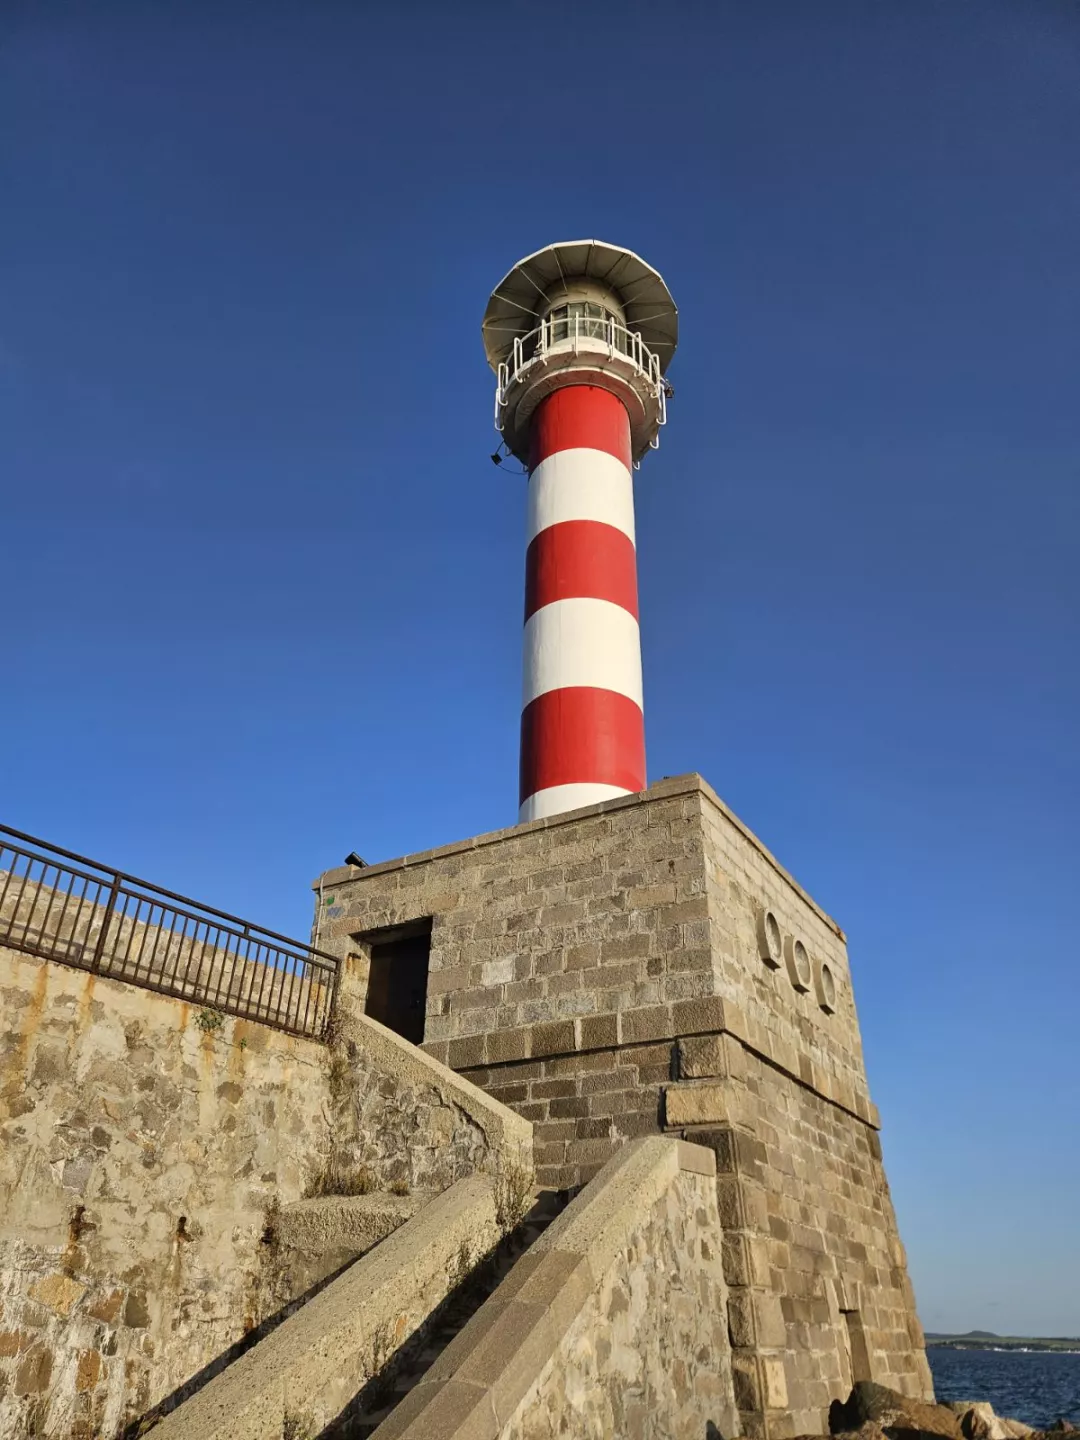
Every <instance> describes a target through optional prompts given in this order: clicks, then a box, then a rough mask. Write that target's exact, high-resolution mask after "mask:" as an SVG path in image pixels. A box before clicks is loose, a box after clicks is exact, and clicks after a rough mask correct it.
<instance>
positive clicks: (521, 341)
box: [495, 315, 667, 429]
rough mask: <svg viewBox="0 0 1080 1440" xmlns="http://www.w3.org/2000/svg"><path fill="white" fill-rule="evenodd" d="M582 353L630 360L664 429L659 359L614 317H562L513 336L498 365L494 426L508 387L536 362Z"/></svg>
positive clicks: (664, 390) (664, 391)
mask: <svg viewBox="0 0 1080 1440" xmlns="http://www.w3.org/2000/svg"><path fill="white" fill-rule="evenodd" d="M582 351H584V352H586V353H588V354H590V355H595V354H597V353H601V354H602V353H604V352H605V351H606V352H607V356H608V358H609V359H612V360H614V359H615V358H616V357H619V358H624V359H626V360H629V361H630V362H631V363H632V364H633V365H634V366H635V368H636V369H638V370H639V371H641V373H642V375H643V376H644V377H645V378H646V380H647V381H648V383H649V385H650V386H651V388H652V390H653V392H654V394H655V396H656V399H657V402H658V404H659V407H660V410H659V414H660V419H659V423H660V424H661V425H663V424H664V423H665V422H666V420H667V387H666V386H665V384H664V377H663V375H662V374H661V371H660V357H659V355H657V354H655V352H654V351H652V350H650V349H649V347H648V346H647V345H646V344H645V342H644V340H642V338H641V335H640V333H639V332H638V331H637V330H628V329H627V328H626V326H625V325H621V324H620V323H619V322H618V320H616V319H615V318H614V317H613V316H610V315H608V316H594V315H562V316H559V317H553V318H551V319H548V320H542V321H541V322H540V324H539V325H538V326H537V327H536V329H535V330H530V331H529V332H528V334H527V335H515V337H514V344H513V348H512V349H511V351H510V355H509V357H508V358H507V359H506V360H502V361H500V362H499V369H498V377H497V383H496V386H495V424H496V427H497V428H500V429H501V426H500V424H499V421H500V418H501V412H502V408H503V406H504V405H505V403H506V391H507V389H508V387H509V386H510V385H512V384H513V383H514V381H515V380H516V379H517V378H518V377H519V376H520V375H521V373H522V372H523V371H524V370H527V369H528V368H529V367H530V366H531V365H535V364H536V363H537V362H540V361H544V360H547V359H548V358H549V357H552V356H563V355H566V354H572V355H578V354H581V353H582Z"/></svg>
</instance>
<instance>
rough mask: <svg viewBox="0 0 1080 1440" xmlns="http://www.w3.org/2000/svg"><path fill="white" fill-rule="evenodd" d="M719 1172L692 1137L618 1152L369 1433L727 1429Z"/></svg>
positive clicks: (537, 1439)
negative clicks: (688, 1140)
mask: <svg viewBox="0 0 1080 1440" xmlns="http://www.w3.org/2000/svg"><path fill="white" fill-rule="evenodd" d="M714 1175H715V1167H714V1163H713V1156H712V1155H711V1154H710V1152H709V1151H708V1150H705V1149H702V1148H701V1147H698V1146H694V1145H684V1144H678V1143H675V1142H672V1141H671V1140H663V1139H660V1138H658V1137H652V1138H650V1139H645V1140H640V1141H637V1142H635V1143H634V1144H632V1145H630V1146H627V1147H626V1148H624V1149H623V1150H622V1151H621V1153H620V1154H619V1155H617V1156H616V1157H615V1158H614V1159H612V1160H610V1161H609V1162H608V1164H607V1165H606V1166H605V1167H604V1169H603V1170H602V1171H601V1172H600V1174H598V1175H597V1176H596V1177H595V1179H593V1181H592V1182H591V1183H590V1185H589V1186H588V1187H587V1188H586V1189H585V1190H584V1191H582V1193H581V1194H580V1195H579V1196H578V1197H577V1198H576V1199H575V1200H574V1201H572V1202H571V1204H570V1205H569V1206H568V1208H567V1209H566V1210H565V1211H564V1212H563V1214H562V1215H561V1216H560V1217H559V1218H558V1219H557V1220H556V1221H555V1222H554V1224H553V1225H552V1226H551V1227H550V1228H549V1229H548V1231H547V1232H546V1233H545V1234H544V1235H543V1236H542V1237H541V1238H540V1240H538V1241H537V1242H536V1244H535V1245H533V1247H532V1249H531V1250H530V1251H529V1252H528V1254H527V1255H525V1256H524V1257H523V1258H522V1259H521V1260H519V1261H518V1263H517V1264H516V1265H515V1267H514V1269H513V1270H512V1271H511V1273H510V1275H509V1276H508V1278H507V1279H506V1280H504V1281H503V1283H502V1285H500V1286H499V1288H498V1289H497V1290H496V1291H495V1293H494V1294H493V1295H492V1296H491V1297H490V1299H489V1300H488V1301H487V1302H486V1304H485V1305H483V1306H482V1307H481V1309H480V1310H479V1311H478V1312H477V1313H476V1314H475V1315H474V1316H473V1318H472V1319H471V1320H470V1321H469V1323H468V1324H467V1325H466V1326H465V1328H464V1329H463V1330H462V1331H461V1333H460V1334H459V1335H457V1336H456V1337H455V1339H454V1340H453V1341H451V1343H450V1345H449V1346H448V1347H447V1349H446V1350H445V1351H444V1353H443V1354H442V1355H441V1356H440V1357H439V1360H438V1362H437V1363H436V1364H435V1365H434V1366H433V1367H432V1369H431V1370H429V1371H428V1373H427V1374H426V1375H425V1376H424V1377H423V1379H422V1381H421V1382H420V1384H419V1385H417V1386H416V1388H415V1389H414V1390H413V1391H412V1392H411V1393H410V1395H409V1396H408V1397H407V1399H406V1400H405V1401H404V1402H403V1404H402V1405H401V1406H400V1407H399V1408H398V1410H396V1411H395V1412H394V1413H393V1414H392V1415H391V1417H390V1419H389V1420H388V1421H387V1422H385V1423H384V1424H383V1425H382V1426H380V1427H379V1429H378V1430H377V1431H376V1436H377V1440H384V1437H385V1440H428V1437H431V1436H434V1435H438V1436H439V1437H442V1440H521V1437H525V1436H528V1437H529V1440H555V1437H570V1440H574V1437H580V1440H592V1437H594V1436H601V1435H611V1436H627V1437H630V1436H642V1437H644V1436H657V1437H659V1436H684V1435H685V1436H687V1437H690V1436H693V1437H695V1440H698V1437H701V1436H707V1435H709V1434H712V1433H718V1434H722V1435H731V1434H733V1433H734V1431H735V1429H736V1425H735V1420H736V1416H735V1407H734V1397H733V1391H732V1383H731V1368H730V1351H729V1345H728V1337H727V1327H726V1322H725V1318H724V1316H725V1303H724V1302H725V1294H724V1280H723V1274H722V1270H721V1264H720V1257H719V1253H718V1251H717V1249H716V1246H715V1239H716V1235H717V1233H718V1228H719V1227H718V1217H717V1208H716V1189H715V1180H714ZM710 1426H711V1427H715V1429H710Z"/></svg>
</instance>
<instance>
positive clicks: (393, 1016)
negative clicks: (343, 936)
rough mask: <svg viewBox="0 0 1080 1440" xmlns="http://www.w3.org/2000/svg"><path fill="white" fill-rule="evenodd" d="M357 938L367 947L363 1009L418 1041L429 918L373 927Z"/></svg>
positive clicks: (424, 996)
mask: <svg viewBox="0 0 1080 1440" xmlns="http://www.w3.org/2000/svg"><path fill="white" fill-rule="evenodd" d="M360 939H361V940H363V941H364V942H365V944H367V945H369V946H370V947H371V965H370V969H369V970H368V987H367V1003H366V1004H365V1006H364V1010H365V1012H366V1013H367V1014H368V1015H370V1016H371V1018H372V1019H373V1020H378V1021H379V1022H380V1024H383V1025H385V1026H387V1027H388V1028H389V1029H390V1030H395V1031H396V1032H397V1033H398V1034H399V1035H400V1036H402V1037H403V1039H405V1040H411V1041H412V1043H413V1044H414V1045H419V1044H421V1042H422V1041H423V1039H424V1013H425V1011H426V1009H427V981H428V960H429V957H430V955H431V921H430V920H422V921H418V922H416V923H415V924H412V925H403V926H398V927H396V928H395V929H393V930H376V931H373V932H372V933H370V934H368V935H361V936H360Z"/></svg>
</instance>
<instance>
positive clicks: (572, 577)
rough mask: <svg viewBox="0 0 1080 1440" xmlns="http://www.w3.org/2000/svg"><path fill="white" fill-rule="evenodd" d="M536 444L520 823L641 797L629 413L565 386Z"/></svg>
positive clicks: (607, 396) (546, 407)
mask: <svg viewBox="0 0 1080 1440" xmlns="http://www.w3.org/2000/svg"><path fill="white" fill-rule="evenodd" d="M530 442H531V444H530V454H531V459H532V468H531V473H530V477H529V548H528V552H527V557H526V581H525V655H524V685H523V694H522V717H521V787H520V801H521V810H520V818H521V819H522V820H535V819H539V818H541V817H543V816H545V815H551V814H558V813H560V812H562V811H564V810H570V809H575V808H577V807H578V806H582V805H590V804H595V803H596V802H597V801H599V800H607V799H611V798H613V797H615V796H617V795H625V794H629V793H630V792H631V791H634V790H641V789H643V788H644V785H645V726H644V719H643V715H642V693H641V640H640V633H639V630H638V607H637V556H636V551H635V548H634V503H633V484H632V478H631V458H630V454H631V452H630V422H629V417H628V415H627V411H626V407H625V406H624V405H623V403H622V401H621V400H620V399H619V398H618V397H617V396H615V395H613V394H612V393H611V392H610V391H608V390H606V389H602V388H600V387H599V386H596V385H567V386H564V387H563V388H561V389H558V390H555V391H554V392H553V393H552V394H550V395H548V396H547V397H546V398H545V399H544V400H542V401H541V403H540V404H539V405H538V406H537V409H536V412H535V414H534V415H533V419H532V427H531V435H530Z"/></svg>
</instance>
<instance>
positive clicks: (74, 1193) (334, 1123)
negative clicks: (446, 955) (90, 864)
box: [0, 950, 527, 1440]
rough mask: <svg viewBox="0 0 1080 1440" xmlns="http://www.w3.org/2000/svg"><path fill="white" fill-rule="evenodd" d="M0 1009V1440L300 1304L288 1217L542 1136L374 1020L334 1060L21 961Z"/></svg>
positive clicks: (47, 1429) (67, 1418)
mask: <svg viewBox="0 0 1080 1440" xmlns="http://www.w3.org/2000/svg"><path fill="white" fill-rule="evenodd" d="M0 1015H2V1016H3V1027H2V1029H0V1440H15V1437H18V1440H22V1437H26V1436H33V1435H39V1436H64V1437H72V1440H88V1437H96V1436H99V1435H100V1436H104V1437H113V1436H115V1435H117V1434H118V1433H119V1432H120V1431H121V1429H122V1428H123V1427H124V1426H125V1425H127V1424H129V1423H130V1422H132V1421H134V1420H135V1419H136V1418H137V1417H138V1416H140V1415H142V1414H144V1413H145V1412H146V1411H147V1410H148V1409H150V1408H151V1407H154V1406H157V1405H158V1404H159V1402H162V1401H165V1400H168V1399H169V1397H172V1399H173V1400H175V1399H177V1398H178V1397H179V1396H181V1395H183V1394H184V1393H186V1389H187V1388H190V1386H189V1382H191V1381H192V1379H193V1377H198V1376H199V1375H200V1372H205V1371H206V1368H207V1367H212V1365H213V1363H214V1362H215V1361H216V1360H217V1358H218V1357H219V1356H221V1355H222V1353H223V1352H225V1351H226V1350H227V1349H228V1347H230V1346H232V1345H234V1344H235V1343H237V1342H239V1341H241V1340H242V1339H243V1337H244V1336H245V1335H246V1334H248V1333H250V1332H251V1331H252V1329H253V1328H254V1327H255V1326H257V1325H258V1324H259V1323H260V1322H261V1321H262V1320H264V1319H265V1318H266V1316H267V1315H268V1314H269V1313H271V1312H272V1311H273V1310H274V1309H275V1308H276V1307H277V1305H278V1304H279V1303H280V1301H281V1300H282V1299H283V1298H284V1297H282V1296H281V1295H280V1294H279V1293H275V1286H276V1284H277V1282H278V1280H279V1277H278V1276H276V1274H275V1272H274V1263H273V1245H272V1244H271V1243H267V1242H268V1241H269V1240H271V1238H272V1223H273V1215H274V1210H275V1207H276V1206H278V1205H286V1204H289V1203H290V1202H292V1201H294V1200H298V1199H300V1198H301V1197H302V1196H304V1195H305V1194H306V1193H309V1192H310V1191H312V1190H318V1189H320V1188H323V1187H325V1186H328V1187H329V1188H330V1189H331V1190H333V1189H334V1188H335V1185H336V1184H339V1183H340V1181H341V1177H342V1176H345V1177H348V1178H349V1180H350V1181H351V1182H352V1183H357V1177H358V1175H362V1176H363V1177H364V1178H363V1179H362V1181H360V1182H359V1183H362V1184H363V1185H364V1186H367V1185H370V1186H371V1187H373V1188H376V1189H387V1188H390V1187H396V1188H397V1189H399V1190H400V1189H403V1188H406V1187H408V1188H410V1189H425V1190H428V1191H437V1190H442V1189H445V1188H446V1187H447V1186H448V1185H450V1184H451V1183H453V1181H454V1180H456V1179H458V1178H460V1177H461V1176H463V1175H467V1174H469V1173H471V1172H472V1171H474V1170H476V1169H479V1168H489V1167H492V1166H494V1165H495V1164H497V1163H498V1156H497V1154H496V1151H498V1150H499V1149H500V1147H502V1146H503V1145H504V1144H505V1142H506V1140H507V1137H508V1135H510V1134H511V1132H513V1133H515V1134H516V1129H517V1128H521V1129H522V1131H523V1133H524V1131H525V1130H527V1127H521V1126H520V1122H519V1121H517V1120H516V1118H515V1117H513V1116H512V1115H509V1114H508V1113H506V1112H501V1107H498V1106H497V1105H494V1104H493V1103H492V1102H491V1101H490V1100H489V1099H488V1098H487V1097H485V1096H481V1095H477V1094H476V1092H473V1091H472V1089H471V1087H469V1086H468V1085H467V1084H465V1083H464V1082H463V1081H461V1080H459V1079H458V1077H456V1076H454V1075H452V1074H450V1073H449V1072H447V1071H446V1070H444V1069H443V1067H441V1066H438V1065H433V1064H432V1062H431V1061H430V1060H428V1059H427V1058H426V1057H425V1056H423V1055H421V1054H420V1053H419V1052H417V1051H416V1050H415V1049H414V1048H413V1047H411V1046H409V1045H407V1044H405V1042H403V1041H401V1040H399V1039H398V1038H397V1037H395V1036H391V1035H389V1033H388V1032H386V1031H384V1030H383V1029H382V1027H381V1026H376V1025H374V1024H373V1022H370V1021H363V1022H356V1021H351V1022H347V1023H346V1025H345V1027H344V1033H343V1035H342V1037H341V1040H340V1043H338V1044H336V1045H335V1046H333V1047H332V1048H328V1047H327V1046H325V1045H322V1044H319V1043H316V1042H314V1041H308V1040H302V1039H297V1038H294V1037H290V1036H288V1035H285V1034H282V1033H280V1032H277V1031H275V1030H272V1029H269V1028H267V1027H265V1026H262V1025H258V1024H255V1023H251V1022H247V1021H241V1020H232V1019H228V1018H226V1017H222V1016H220V1015H217V1014H215V1013H214V1012H209V1011H200V1010H197V1009H195V1008H194V1007H192V1006H189V1005H188V1004H186V1003H185V1002H183V1001H179V1000H174V999H169V998H167V997H164V996H161V995H157V994H155V993H153V992H150V991H147V990H144V989H139V988H136V987H134V986H131V985H127V984H123V983H120V982H118V981H116V980H112V979H108V978H103V977H100V976H94V975H91V974H88V973H86V972H83V971H81V970H76V969H72V968H69V967H67V966H64V965H59V964H54V963H48V962H45V961H42V960H39V959H36V958H32V957H30V956H27V955H24V954H21V953H16V952H13V951H10V950H0ZM500 1115H505V1120H506V1123H503V1122H502V1120H501V1119H500ZM518 1138H519V1139H520V1138H521V1137H520V1136H519V1137H518Z"/></svg>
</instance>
